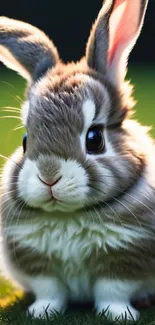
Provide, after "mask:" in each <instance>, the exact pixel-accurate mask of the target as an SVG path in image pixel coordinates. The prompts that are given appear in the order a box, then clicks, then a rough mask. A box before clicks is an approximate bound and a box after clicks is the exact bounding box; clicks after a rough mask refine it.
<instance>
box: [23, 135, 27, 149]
mask: <svg viewBox="0 0 155 325" xmlns="http://www.w3.org/2000/svg"><path fill="white" fill-rule="evenodd" d="M26 148H27V133H25V134H24V136H23V152H24V153H25V152H26Z"/></svg>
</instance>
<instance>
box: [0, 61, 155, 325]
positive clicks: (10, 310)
mask: <svg viewBox="0 0 155 325" xmlns="http://www.w3.org/2000/svg"><path fill="white" fill-rule="evenodd" d="M154 76H155V66H141V65H139V66H132V67H130V69H129V73H128V78H129V79H131V82H132V83H133V84H134V85H135V94H134V95H135V99H136V100H137V101H138V102H137V105H136V107H135V108H136V114H135V118H136V119H137V120H139V121H140V122H141V123H142V124H144V125H151V126H152V130H151V135H152V136H153V137H155V77H154ZM25 85H26V83H25V81H24V80H23V79H22V78H21V77H19V76H18V75H17V74H16V73H14V72H11V71H9V70H7V69H5V68H4V69H2V70H0V154H2V155H6V156H8V155H10V154H11V153H12V152H13V150H14V149H15V148H17V146H19V145H20V144H21V142H22V136H23V133H24V128H22V129H19V130H16V131H13V130H14V129H15V128H17V127H18V126H19V125H21V121H20V120H18V119H16V118H5V119H4V118H3V117H4V115H7V116H9V115H16V116H18V115H19V114H17V113H10V112H3V109H4V107H6V106H7V107H17V108H20V107H21V102H22V99H23V98H24V88H25ZM3 164H4V160H3V159H2V158H0V167H1V166H2V165H3ZM16 296H17V297H16ZM28 301H29V299H27V298H26V299H22V298H21V293H20V292H16V291H15V289H14V288H13V287H12V286H11V285H10V284H9V283H8V282H6V281H4V279H2V278H0V306H1V307H0V325H30V324H33V325H37V324H38V325H49V324H53V325H103V324H105V325H112V324H114V322H112V321H110V320H108V319H106V317H104V316H102V317H95V313H94V312H92V311H90V310H88V311H86V312H84V311H80V310H76V309H75V310H73V308H71V309H70V310H69V311H68V312H67V313H66V314H65V315H64V316H61V315H56V316H55V317H54V318H53V319H48V318H47V319H46V320H42V319H40V320H34V319H33V318H31V317H26V314H25V308H26V306H27V303H28ZM120 324H123V325H125V324H126V321H125V320H124V321H122V322H120ZM134 324H139V325H147V324H148V325H149V324H152V325H153V324H155V310H152V309H151V310H147V311H144V312H143V313H142V316H141V319H140V321H138V322H134Z"/></svg>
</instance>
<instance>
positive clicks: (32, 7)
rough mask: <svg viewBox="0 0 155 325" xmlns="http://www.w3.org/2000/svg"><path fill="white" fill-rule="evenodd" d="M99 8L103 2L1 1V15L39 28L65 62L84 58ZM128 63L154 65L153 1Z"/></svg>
mask: <svg viewBox="0 0 155 325" xmlns="http://www.w3.org/2000/svg"><path fill="white" fill-rule="evenodd" d="M130 1H133V2H134V0H130ZM101 6H102V0H68V1H66V0H24V1H23V0H18V1H17V0H9V1H8V0H6V1H5V0H3V1H1V3H0V15H4V16H8V17H10V18H15V19H19V20H23V21H26V22H29V23H31V24H33V25H35V26H37V27H39V28H40V29H42V30H43V31H44V32H46V33H47V34H48V35H49V37H50V38H52V40H53V41H54V43H55V45H56V46H57V48H58V50H59V53H60V56H61V58H62V59H63V60H64V61H72V60H75V61H76V60H79V58H80V57H81V56H83V54H84V50H85V44H86V41H87V38H88V35H89V30H90V28H91V26H92V23H93V21H94V19H95V18H96V16H97V13H98V11H99V9H100V8H101ZM130 60H131V61H132V62H136V63H137V62H143V63H147V64H148V63H152V62H155V0H149V7H148V11H147V15H146V19H145V25H144V28H143V32H142V34H141V36H140V39H139V40H138V42H137V45H136V48H135V49H134V50H133V52H132V54H131V57H130Z"/></svg>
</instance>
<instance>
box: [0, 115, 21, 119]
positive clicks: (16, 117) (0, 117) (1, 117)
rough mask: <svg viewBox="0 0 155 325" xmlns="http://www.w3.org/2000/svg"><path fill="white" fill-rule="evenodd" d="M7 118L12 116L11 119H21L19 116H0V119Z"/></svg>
mask: <svg viewBox="0 0 155 325" xmlns="http://www.w3.org/2000/svg"><path fill="white" fill-rule="evenodd" d="M7 118H13V119H16V120H21V117H19V116H13V115H6V116H0V119H1V120H3V119H7Z"/></svg>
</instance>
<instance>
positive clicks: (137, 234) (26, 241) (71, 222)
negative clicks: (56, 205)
mask: <svg viewBox="0 0 155 325" xmlns="http://www.w3.org/2000/svg"><path fill="white" fill-rule="evenodd" d="M92 220H93V218H92ZM6 231H7V234H8V235H11V236H14V238H16V240H17V241H18V242H20V245H21V247H23V248H24V247H31V248H32V249H33V250H35V251H36V252H37V251H38V252H39V253H43V254H44V255H48V256H49V257H50V256H51V255H52V254H54V255H55V256H56V257H57V258H59V259H61V260H62V261H73V262H74V263H75V264H77V265H78V266H79V265H82V263H83V261H84V260H85V259H87V258H88V257H89V256H90V255H91V252H92V250H94V248H96V249H103V250H104V251H107V249H108V246H109V247H113V248H114V249H119V248H121V247H124V248H125V247H126V248H127V246H128V243H132V242H134V241H135V238H145V232H142V230H141V229H139V228H138V227H137V228H136V227H134V229H127V228H124V227H121V226H119V225H115V224H114V223H112V222H109V223H104V221H101V220H99V221H98V222H97V221H95V219H94V221H90V220H88V218H87V219H86V217H85V216H82V217H78V218H76V219H74V218H73V219H68V220H65V219H64V220H62V218H61V219H58V218H51V220H49V219H48V220H46V219H45V218H44V216H42V218H38V219H37V221H35V222H30V223H27V224H25V223H23V224H22V223H19V224H18V225H17V224H16V225H15V226H10V227H9V228H8V229H7V230H6Z"/></svg>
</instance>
